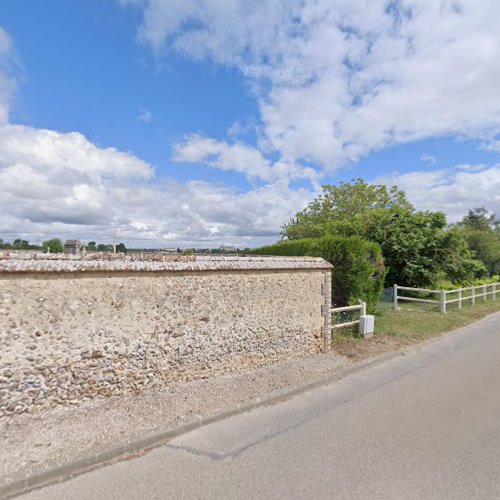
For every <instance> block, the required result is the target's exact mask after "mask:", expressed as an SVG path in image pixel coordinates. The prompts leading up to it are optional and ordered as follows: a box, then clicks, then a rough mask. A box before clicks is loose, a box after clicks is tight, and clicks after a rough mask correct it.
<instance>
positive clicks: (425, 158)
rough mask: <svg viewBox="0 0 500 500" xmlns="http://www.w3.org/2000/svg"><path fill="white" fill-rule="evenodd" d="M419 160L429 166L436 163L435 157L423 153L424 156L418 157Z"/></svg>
mask: <svg viewBox="0 0 500 500" xmlns="http://www.w3.org/2000/svg"><path fill="white" fill-rule="evenodd" d="M420 159H421V160H422V161H425V162H426V163H429V164H430V165H435V164H436V163H437V159H436V157H435V156H432V155H430V154H428V153H424V154H423V155H422V156H421V157H420Z"/></svg>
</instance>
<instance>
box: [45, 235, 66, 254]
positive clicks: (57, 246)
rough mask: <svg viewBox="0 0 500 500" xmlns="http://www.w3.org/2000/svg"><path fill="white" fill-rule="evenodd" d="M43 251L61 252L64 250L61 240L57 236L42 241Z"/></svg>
mask: <svg viewBox="0 0 500 500" xmlns="http://www.w3.org/2000/svg"><path fill="white" fill-rule="evenodd" d="M42 248H43V249H44V250H45V251H47V250H48V251H49V252H50V253H62V252H64V245H63V242H62V241H61V240H60V239H59V238H52V239H50V240H47V241H44V242H43V247H42Z"/></svg>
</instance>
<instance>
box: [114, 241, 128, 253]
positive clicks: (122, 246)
mask: <svg viewBox="0 0 500 500" xmlns="http://www.w3.org/2000/svg"><path fill="white" fill-rule="evenodd" d="M116 251H117V252H122V253H127V248H126V247H125V243H118V245H116Z"/></svg>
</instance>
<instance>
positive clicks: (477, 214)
mask: <svg viewBox="0 0 500 500" xmlns="http://www.w3.org/2000/svg"><path fill="white" fill-rule="evenodd" d="M458 227H460V228H462V229H463V231H464V234H465V237H466V239H467V241H468V244H469V247H470V248H471V250H473V252H474V253H475V255H476V257H477V258H478V259H479V260H480V261H481V262H482V263H483V264H484V270H483V272H482V273H480V275H481V274H482V275H485V274H486V275H489V276H493V275H495V274H497V273H500V221H498V220H497V219H496V216H495V214H492V213H489V212H488V210H486V208H484V207H480V208H475V209H473V210H469V213H468V214H467V215H466V216H465V217H464V218H463V219H462V221H461V222H460V223H459V224H458Z"/></svg>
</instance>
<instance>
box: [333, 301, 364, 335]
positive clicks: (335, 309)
mask: <svg viewBox="0 0 500 500" xmlns="http://www.w3.org/2000/svg"><path fill="white" fill-rule="evenodd" d="M357 310H359V311H360V316H366V302H360V303H359V304H358V305H356V306H344V307H332V309H331V310H330V312H331V314H336V313H339V312H345V311H357ZM358 323H359V319H356V320H354V321H346V322H345V323H337V324H335V325H332V329H333V328H343V327H344V326H353V325H357V324H358Z"/></svg>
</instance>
